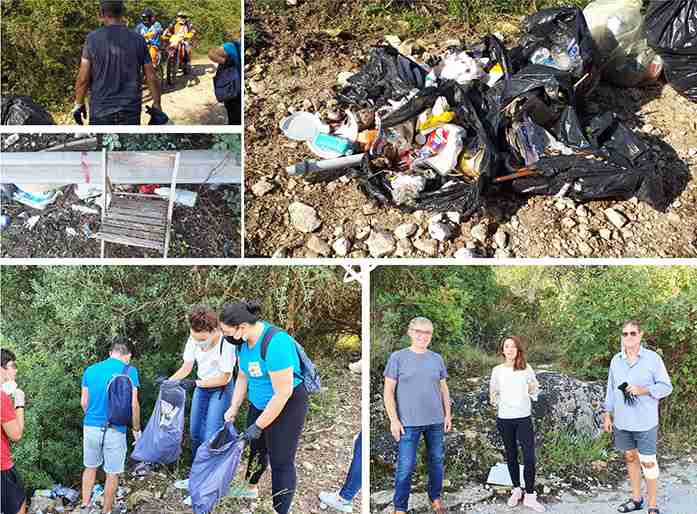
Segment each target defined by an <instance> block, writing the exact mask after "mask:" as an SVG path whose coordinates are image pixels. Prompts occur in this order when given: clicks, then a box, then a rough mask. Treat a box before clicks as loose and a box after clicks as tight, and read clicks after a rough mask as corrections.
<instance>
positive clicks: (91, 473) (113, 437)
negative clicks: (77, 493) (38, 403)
mask: <svg viewBox="0 0 697 514" xmlns="http://www.w3.org/2000/svg"><path fill="white" fill-rule="evenodd" d="M131 355H132V351H131V346H130V343H129V342H128V341H127V340H125V339H122V338H119V339H116V340H114V342H113V343H112V344H111V349H110V351H109V358H108V359H106V360H103V361H101V362H98V363H96V364H93V365H91V366H90V367H88V368H87V369H86V370H85V372H84V374H83V375H82V395H81V397H80V405H81V406H82V410H83V411H84V413H85V417H84V420H83V425H84V426H83V460H84V466H85V470H84V472H83V473H82V504H81V506H80V514H88V513H90V512H91V511H92V507H91V506H90V503H91V497H92V488H93V487H94V483H95V481H96V479H97V468H99V466H102V467H103V468H104V473H105V474H106V482H105V486H104V505H103V513H104V514H110V513H111V508H112V506H113V504H114V497H115V496H116V489H117V488H118V485H119V475H120V474H121V473H123V471H124V468H125V465H126V452H127V441H126V425H130V426H131V427H132V431H133V438H134V439H135V440H136V441H137V440H138V439H139V438H140V434H141V432H140V403H139V401H138V388H139V387H140V381H139V379H138V370H137V369H136V368H135V367H133V366H131ZM115 419H119V420H120V422H118V423H117V422H115V421H114V420H115Z"/></svg>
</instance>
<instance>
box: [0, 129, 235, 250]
mask: <svg viewBox="0 0 697 514" xmlns="http://www.w3.org/2000/svg"><path fill="white" fill-rule="evenodd" d="M15 136H16V137H15ZM79 141H83V143H81V144H83V146H84V148H81V149H87V150H91V151H96V150H97V149H98V143H97V141H96V140H94V139H92V136H90V135H79V134H41V133H37V134H16V135H12V134H10V135H6V136H4V138H3V143H2V150H3V151H6V152H20V151H24V152H26V151H40V150H43V149H46V148H49V147H53V146H55V145H60V144H66V143H67V144H71V143H73V142H75V143H78V142H79ZM85 142H86V143H85ZM85 144H86V145H87V146H85ZM64 151H70V148H66V149H65V150H64ZM179 187H180V188H183V189H191V190H193V191H196V192H197V193H198V199H197V202H196V206H195V207H193V208H191V207H187V206H184V205H179V204H175V208H174V214H173V217H172V220H173V225H172V235H171V244H170V252H169V256H170V257H239V256H240V255H241V245H240V243H241V240H242V237H241V227H240V223H239V214H237V215H235V213H234V212H233V211H232V207H231V206H232V205H237V209H238V210H239V204H240V202H239V197H240V189H241V188H240V186H237V185H230V186H227V185H226V186H221V187H218V188H213V187H210V186H203V185H201V186H195V185H183V186H179ZM2 214H3V215H6V216H8V217H9V219H10V224H9V226H7V227H5V228H3V229H2V232H1V235H0V254H1V255H2V256H3V257H17V258H54V257H76V258H86V257H99V256H100V245H99V242H98V241H97V240H95V239H93V238H92V236H93V235H94V233H95V232H97V231H98V229H99V225H100V220H101V208H100V207H99V204H98V203H95V200H94V199H92V200H81V199H80V198H79V197H78V196H77V195H76V194H75V188H74V186H68V187H63V188H62V189H61V194H60V195H59V196H58V198H57V200H56V202H55V203H54V204H52V205H50V206H48V207H47V208H46V209H44V210H38V209H33V208H31V207H28V206H26V205H23V204H20V203H18V202H16V201H13V200H9V199H7V200H6V199H5V196H3V202H2ZM107 256H108V257H161V254H160V253H159V252H156V251H152V250H147V249H143V248H136V247H130V246H124V245H116V244H107Z"/></svg>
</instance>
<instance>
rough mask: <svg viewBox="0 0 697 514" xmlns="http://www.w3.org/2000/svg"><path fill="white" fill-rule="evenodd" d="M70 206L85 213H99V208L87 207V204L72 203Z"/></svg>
mask: <svg viewBox="0 0 697 514" xmlns="http://www.w3.org/2000/svg"><path fill="white" fill-rule="evenodd" d="M70 208H71V209H72V210H74V211H77V212H81V213H83V214H99V210H98V209H96V208H94V207H87V206H86V205H78V204H75V203H74V204H72V205H71V206H70Z"/></svg>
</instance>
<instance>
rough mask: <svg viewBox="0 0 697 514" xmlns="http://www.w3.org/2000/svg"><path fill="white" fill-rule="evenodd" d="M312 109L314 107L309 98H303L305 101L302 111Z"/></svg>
mask: <svg viewBox="0 0 697 514" xmlns="http://www.w3.org/2000/svg"><path fill="white" fill-rule="evenodd" d="M313 107H314V106H313V105H312V100H310V99H309V98H305V100H303V110H304V111H309V110H310V109H312V108H313Z"/></svg>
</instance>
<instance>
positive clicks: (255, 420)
mask: <svg viewBox="0 0 697 514" xmlns="http://www.w3.org/2000/svg"><path fill="white" fill-rule="evenodd" d="M260 306H261V303H260V302H256V301H255V302H237V303H234V304H227V305H225V306H224V307H223V312H222V315H221V328H222V331H223V334H225V336H226V337H227V340H228V341H229V342H231V343H232V344H234V345H237V349H238V358H239V365H240V367H239V375H238V378H237V382H236V384H235V390H234V392H233V395H232V401H231V403H230V408H229V409H228V411H227V412H226V413H225V419H226V420H227V421H233V420H234V419H235V417H236V416H237V414H238V412H239V409H240V406H241V405H242V402H243V401H244V399H245V397H246V398H248V399H249V411H248V413H247V423H246V424H247V430H246V431H245V432H244V434H243V435H244V437H245V438H246V439H247V440H249V441H250V455H249V462H248V465H247V473H246V479H247V481H248V482H249V484H250V485H249V487H248V488H245V489H244V490H239V491H236V492H233V495H234V496H238V497H246V498H256V497H258V495H259V492H258V486H257V484H258V483H259V479H260V478H261V475H262V474H263V473H264V471H265V470H266V468H267V466H268V464H269V463H270V464H271V489H272V497H273V505H274V510H275V511H276V513H277V514H287V513H288V511H289V510H290V506H291V503H292V501H293V495H294V493H295V487H296V484H297V474H296V470H295V453H296V451H297V449H298V441H299V440H300V433H301V432H302V430H303V426H304V425H305V416H306V415H307V410H308V398H307V390H306V389H305V386H304V384H303V380H302V373H301V367H300V358H299V357H298V352H297V350H296V346H295V345H296V343H295V340H294V339H293V338H292V337H291V336H289V335H288V334H287V333H285V332H283V331H279V332H277V333H275V334H274V335H273V337H271V339H270V341H269V344H268V347H267V352H266V355H265V357H262V354H261V347H262V342H263V340H264V337H265V334H266V333H267V331H268V330H269V329H270V328H271V325H270V324H269V323H267V322H265V321H260V320H259V315H260V313H261V308H260Z"/></svg>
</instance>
